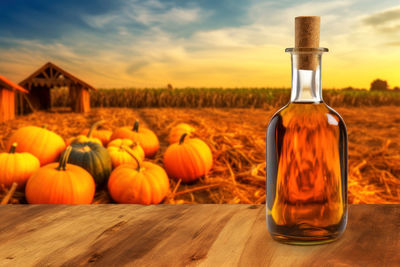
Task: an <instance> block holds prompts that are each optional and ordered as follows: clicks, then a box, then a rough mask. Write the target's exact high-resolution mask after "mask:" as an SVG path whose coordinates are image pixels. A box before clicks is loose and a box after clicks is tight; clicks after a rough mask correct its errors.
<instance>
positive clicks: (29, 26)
mask: <svg viewBox="0 0 400 267" xmlns="http://www.w3.org/2000/svg"><path fill="white" fill-rule="evenodd" d="M0 10H1V11H2V15H1V16H0V74H1V75H4V76H6V77H7V78H9V79H10V80H12V81H14V82H20V81H21V80H23V79H24V78H26V77H27V76H29V75H30V74H31V73H32V72H33V71H35V70H36V69H38V68H39V67H41V66H42V65H44V64H45V63H46V62H48V61H51V62H53V63H55V64H56V65H59V66H60V67H62V68H64V69H66V70H67V71H69V72H71V73H73V74H75V75H76V76H78V77H79V78H81V79H82V80H84V81H86V82H87V83H89V84H91V85H93V86H95V87H98V88H123V87H136V88H143V87H166V85H167V84H168V83H170V84H172V85H173V86H174V87H176V88H179V87H225V88H227V87H229V88H232V87H248V88H255V87H276V88H281V87H284V88H289V87H290V79H291V77H290V75H291V74H290V71H291V70H290V68H291V67H290V64H291V63H290V55H289V54H287V53H285V52H284V49H285V48H287V47H293V45H294V17H296V16H308V15H316V16H321V47H327V48H329V50H330V51H329V53H326V54H324V55H323V61H322V73H323V75H322V78H323V87H324V88H343V87H348V86H352V87H356V88H369V86H370V83H371V82H372V80H374V79H376V78H380V79H384V80H387V81H388V83H389V86H390V87H394V86H400V2H399V1H398V0H379V1H376V0H333V1H302V0H296V1H288V0H281V1H260V0H258V1H255V0H248V1H239V0H237V1H234V0H218V1H216V0H174V1H169V0H144V1H138V0H114V1H108V0H86V1H82V0H58V1H50V0H0Z"/></svg>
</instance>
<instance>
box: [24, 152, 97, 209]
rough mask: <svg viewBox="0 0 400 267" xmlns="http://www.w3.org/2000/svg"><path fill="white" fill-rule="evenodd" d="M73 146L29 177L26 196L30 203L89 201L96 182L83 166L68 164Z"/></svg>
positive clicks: (79, 202)
mask: <svg viewBox="0 0 400 267" xmlns="http://www.w3.org/2000/svg"><path fill="white" fill-rule="evenodd" d="M71 149H72V148H71V147H70V146H69V147H67V150H66V152H65V153H64V155H63V156H62V157H61V158H60V162H59V163H56V162H55V163H50V164H47V165H46V166H43V167H42V168H40V169H39V170H37V171H36V172H35V173H34V174H33V175H32V177H31V178H30V179H29V180H28V183H27V184H26V188H25V196H26V199H27V201H28V203H30V204H90V203H92V201H93V197H94V192H95V183H94V180H93V178H92V176H91V175H90V174H89V173H88V172H87V171H85V170H84V169H83V168H81V167H79V166H76V165H73V164H67V161H68V157H69V154H70V153H71Z"/></svg>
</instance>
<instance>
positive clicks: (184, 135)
mask: <svg viewBox="0 0 400 267" xmlns="http://www.w3.org/2000/svg"><path fill="white" fill-rule="evenodd" d="M187 135H188V134H187V133H184V134H182V136H181V139H179V144H180V145H182V144H183V142H185V138H186V136H187Z"/></svg>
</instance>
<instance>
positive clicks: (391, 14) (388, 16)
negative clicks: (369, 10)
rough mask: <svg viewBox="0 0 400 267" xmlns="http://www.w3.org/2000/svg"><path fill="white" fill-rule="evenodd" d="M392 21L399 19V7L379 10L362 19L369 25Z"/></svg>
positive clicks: (379, 24)
mask: <svg viewBox="0 0 400 267" xmlns="http://www.w3.org/2000/svg"><path fill="white" fill-rule="evenodd" d="M393 21H400V7H396V8H392V9H389V10H385V11H381V12H378V13H375V14H372V15H369V16H367V17H366V18H364V19H363V22H364V23H365V24H367V25H371V26H381V25H382V24H387V23H389V22H393Z"/></svg>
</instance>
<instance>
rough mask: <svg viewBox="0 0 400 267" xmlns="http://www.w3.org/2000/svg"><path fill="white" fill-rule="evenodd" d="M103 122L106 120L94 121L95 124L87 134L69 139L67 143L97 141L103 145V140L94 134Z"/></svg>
mask: <svg viewBox="0 0 400 267" xmlns="http://www.w3.org/2000/svg"><path fill="white" fill-rule="evenodd" d="M102 123H104V121H98V122H95V123H93V125H92V126H91V127H90V130H89V131H88V132H87V134H86V135H82V134H81V135H78V136H76V137H72V138H70V139H68V140H67V145H72V144H76V143H87V142H92V143H96V144H99V145H103V142H102V141H101V140H100V139H98V138H96V137H94V136H93V132H94V130H95V129H97V127H98V126H99V125H100V124H102Z"/></svg>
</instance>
